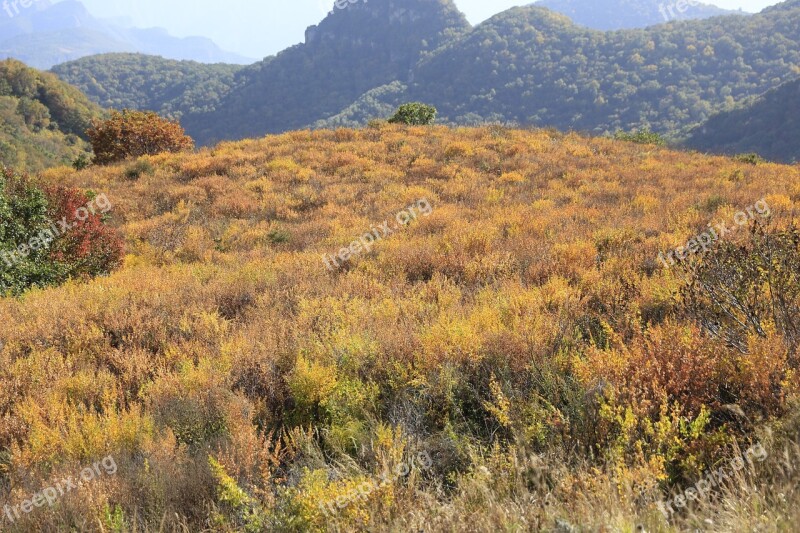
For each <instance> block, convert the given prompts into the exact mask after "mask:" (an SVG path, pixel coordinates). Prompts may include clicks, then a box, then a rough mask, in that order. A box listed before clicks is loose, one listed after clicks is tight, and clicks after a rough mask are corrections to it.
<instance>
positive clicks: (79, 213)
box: [0, 169, 124, 295]
mask: <svg viewBox="0 0 800 533" xmlns="http://www.w3.org/2000/svg"><path fill="white" fill-rule="evenodd" d="M101 198H102V199H103V200H105V201H107V198H105V197H104V196H103V197H101ZM95 202H96V197H95V195H94V194H93V193H86V192H82V191H80V190H79V189H77V188H75V187H69V186H63V185H50V186H43V185H41V184H40V183H37V182H36V181H35V180H34V179H33V178H31V177H29V176H27V175H20V174H17V173H15V172H14V171H13V170H10V169H3V170H2V172H0V223H2V230H0V295H2V294H7V293H8V294H21V293H23V292H24V291H25V290H27V289H29V288H30V287H33V286H39V287H44V286H48V285H57V284H60V283H63V282H65V281H66V280H68V279H82V280H86V279H90V278H92V277H95V276H99V275H102V274H107V273H109V272H111V271H113V270H114V269H116V268H117V267H119V266H120V265H121V262H122V257H123V255H124V251H123V242H122V238H121V236H120V235H119V233H118V232H117V231H116V230H115V229H113V228H112V227H110V226H109V225H108V224H107V221H106V220H105V217H106V216H107V212H108V211H109V210H110V208H111V206H110V205H106V204H105V203H103V202H100V203H102V204H103V206H96V205H95ZM106 207H107V209H106ZM90 209H91V211H90ZM101 211H105V212H101ZM66 228H69V229H66ZM45 241H46V242H45ZM31 243H35V244H33V247H31V246H30V245H31ZM20 246H23V247H24V248H23V249H24V252H22V253H20Z"/></svg>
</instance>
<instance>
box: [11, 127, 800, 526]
mask: <svg viewBox="0 0 800 533" xmlns="http://www.w3.org/2000/svg"><path fill="white" fill-rule="evenodd" d="M41 178H42V179H43V180H45V181H46V182H47V183H49V184H58V185H67V186H71V187H77V188H79V189H83V190H87V189H89V190H92V191H95V192H96V193H102V194H104V195H105V198H106V199H107V204H108V205H110V206H113V208H112V209H111V210H110V211H109V212H108V213H107V214H106V215H105V218H106V219H107V221H108V224H110V225H112V226H113V227H114V228H115V229H116V230H117V231H119V233H120V234H121V235H122V236H123V237H124V238H125V241H126V246H127V256H126V259H125V263H124V265H123V266H122V268H121V269H120V270H118V271H116V272H114V273H112V274H110V275H109V276H107V277H102V278H97V279H94V280H92V281H87V282H81V281H80V280H74V281H71V282H69V283H67V284H66V285H64V286H61V287H56V288H49V289H44V290H34V291H31V292H29V293H27V294H26V295H25V296H24V298H20V299H10V298H0V323H2V324H3V328H2V339H1V340H2V344H0V391H2V394H0V414H2V418H0V465H2V468H0V480H1V481H2V482H3V483H2V484H0V486H3V487H8V486H10V487H14V490H13V491H12V492H11V493H10V494H4V501H8V502H9V503H10V504H11V505H12V506H13V505H19V503H20V502H22V501H23V500H24V499H25V498H30V495H31V494H35V493H36V491H39V490H42V489H41V488H42V487H50V486H54V483H56V482H57V481H58V480H61V479H64V478H66V477H67V476H70V475H71V476H74V475H75V473H76V472H80V471H81V468H83V467H85V466H86V465H92V464H95V465H97V464H98V461H100V460H101V458H104V457H105V458H107V459H110V460H111V461H113V469H111V463H110V462H109V466H108V468H106V460H105V459H104V460H103V463H102V464H103V468H104V469H105V470H101V469H100V467H96V468H98V472H99V473H100V474H102V475H101V476H100V478H99V479H95V480H94V481H93V482H92V483H85V484H83V485H82V487H81V493H80V497H79V498H78V497H73V495H69V496H68V497H65V498H62V499H60V500H59V501H58V505H55V506H53V507H49V508H48V509H47V510H46V511H45V510H39V509H34V511H33V512H31V513H28V514H22V515H21V517H20V518H19V519H15V522H14V524H9V523H8V522H5V523H4V524H3V528H4V530H6V529H10V530H12V531H34V530H39V531H47V530H53V529H56V528H61V529H69V528H73V529H76V530H82V529H90V528H93V527H95V524H99V525H101V526H102V527H103V528H104V529H105V530H120V531H125V530H130V529H134V527H135V528H137V529H139V530H159V529H166V530H173V529H175V530H177V529H183V530H188V531H198V530H203V529H208V528H212V529H215V530H226V531H326V530H335V531H355V530H370V531H399V530H404V531H420V530H425V531H432V532H438V531H451V532H452V531H458V532H461V531H464V532H466V531H470V532H473V531H478V532H484V531H485V532H490V531H492V532H493V531H497V530H512V529H518V528H519V527H521V526H520V524H525V526H524V529H525V530H532V531H567V530H570V531H572V530H574V529H573V528H578V527H581V528H585V529H586V530H593V531H594V530H607V531H610V530H622V531H633V530H636V529H637V528H641V529H643V530H646V531H672V530H693V529H695V528H700V527H704V526H703V524H708V523H713V524H714V527H715V528H718V529H719V530H721V531H744V530H749V529H750V528H751V526H752V524H753V523H754V522H753V521H754V520H757V521H758V522H759V523H765V524H777V526H776V530H779V531H784V530H785V531H789V530H791V527H792V524H796V523H798V520H800V516H799V515H798V509H800V505H798V503H800V500H799V499H798V493H797V491H796V490H795V489H794V488H795V487H796V472H797V469H796V467H794V466H789V465H796V464H800V463H798V460H799V459H800V457H798V455H797V451H796V450H797V444H796V438H797V434H798V419H797V407H796V404H795V403H793V398H796V397H797V394H798V392H800V382H798V375H800V374H798V372H797V370H798V368H797V359H796V353H797V351H796V350H797V339H796V337H793V333H792V332H796V331H798V330H797V328H798V326H800V323H799V322H800V317H798V316H797V314H796V309H798V303H800V288H799V287H798V285H797V281H796V275H795V274H796V272H797V262H798V252H799V250H798V249H797V248H798V246H797V243H798V242H800V236H798V234H797V231H796V230H792V229H791V223H792V221H793V220H796V219H797V215H798V213H799V211H798V208H800V205H798V201H799V200H800V168H798V167H796V166H782V165H777V164H756V165H754V164H750V163H747V162H743V161H739V160H734V159H731V158H726V157H710V156H704V155H701V154H696V153H694V154H692V153H682V152H674V151H670V150H667V149H664V148H660V147H655V146H651V145H642V144H635V143H629V142H619V141H613V140H610V139H604V138H587V137H583V136H580V135H577V134H561V133H557V132H555V131H551V130H538V131H523V130H514V129H508V128H503V127H482V128H458V129H449V128H446V127H430V128H425V127H416V128H405V127H395V126H387V125H380V124H376V125H373V126H372V127H369V128H365V129H361V130H348V129H340V130H336V131H327V130H322V131H313V132H312V131H294V132H289V133H285V134H283V135H278V136H268V137H265V138H262V139H258V140H243V141H240V142H236V143H223V144H220V145H218V146H215V147H213V148H208V149H204V150H201V151H200V152H199V153H194V154H192V153H188V154H163V155H158V156H152V157H143V158H140V159H138V160H135V161H126V162H123V163H120V164H117V165H112V166H108V167H92V168H90V169H87V170H84V171H75V170H73V169H70V168H59V169H51V170H48V171H46V172H45V173H43V175H42V176H41ZM709 224H714V225H716V226H720V225H725V226H726V227H727V229H726V231H725V233H722V230H719V232H720V233H719V234H716V233H715V235H718V242H714V243H708V242H706V240H705V239H703V238H701V237H695V236H698V235H702V236H707V235H708V232H709V227H710V226H709ZM745 225H747V227H748V228H751V229H753V230H754V231H752V232H751V231H748V230H746V229H745V228H744V226H745ZM759 228H761V229H759ZM697 239H701V240H700V241H699V242H702V243H703V247H704V248H705V251H704V252H701V250H700V245H698V240H697ZM687 243H688V244H687ZM691 243H693V244H691ZM712 244H713V245H712ZM676 247H680V248H679V249H680V250H684V252H685V253H686V256H685V260H686V263H685V264H682V265H679V264H674V265H671V264H669V262H668V261H667V260H663V261H662V260H661V259H659V258H660V257H665V256H666V257H670V258H674V257H675V254H676V252H675V250H676ZM765 247H766V248H765ZM686 249H691V250H693V251H692V252H686ZM765 249H768V250H769V254H770V255H769V260H766V261H765V260H764V256H763V254H764V253H765ZM684 252H679V253H678V255H681V254H682V253H684ZM670 260H671V259H670ZM791 261H794V263H792V262H791ZM704 265H705V266H704ZM753 265H758V268H756V267H755V266H753ZM750 266H753V268H750ZM740 267H741V268H740ZM733 278H735V279H737V280H738V283H737V286H736V291H735V292H734V293H730V292H729V293H727V297H728V298H731V300H730V301H731V302H732V304H731V305H733V306H735V305H736V303H737V302H739V303H741V302H746V303H747V306H748V307H747V308H746V312H747V313H748V317H750V318H749V319H747V320H745V321H742V320H740V319H739V315H738V314H737V313H738V312H739V311H738V309H739V308H736V307H730V306H728V307H726V306H725V303H724V302H723V304H722V307H720V308H715V307H714V306H713V302H710V301H709V297H708V294H709V292H708V291H714V290H730V289H731V286H730V284H729V283H728V282H727V280H729V279H733ZM765 287H769V289H765ZM711 294H712V295H713V294H714V293H713V292H712V293H711ZM765 295H767V296H769V295H772V296H775V295H780V298H781V302H782V303H783V307H780V306H777V307H776V306H774V305H771V304H770V302H769V301H767V300H765V299H763V298H766V297H767V296H765ZM781 309H782V310H783V311H781ZM726 312H727V313H732V315H729V314H726ZM737 320H738V322H737ZM742 324H743V326H742ZM751 326H752V327H751ZM742 346H744V348H742ZM739 413H741V414H739ZM770 427H771V428H773V430H772V431H768V430H767V429H768V428H770ZM734 442H735V443H736V444H734ZM742 457H744V458H746V459H747V460H748V461H747V463H745V461H744V459H742ZM737 459H738V460H740V461H742V465H746V466H740V467H737V469H736V470H735V471H734V470H732V469H729V471H730V473H731V474H730V475H731V476H733V479H734V480H731V481H730V482H729V483H728V482H726V483H723V484H720V485H717V484H715V485H714V487H713V489H710V488H707V489H704V490H706V492H704V493H703V494H702V499H701V500H700V501H698V502H696V503H691V504H690V507H691V509H690V510H686V509H684V508H683V506H677V505H673V504H669V505H671V507H670V508H671V509H672V513H670V512H669V511H667V510H666V507H665V505H666V504H665V502H671V501H676V500H674V498H676V497H678V496H679V495H681V494H684V493H683V492H681V491H682V490H683V489H685V488H687V487H692V486H693V485H695V483H696V482H698V480H701V479H705V477H704V476H707V475H710V474H709V473H713V472H717V473H718V472H719V471H720V467H723V466H724V467H726V468H727V465H729V464H731V463H732V461H735V460H737ZM112 472H113V475H112ZM106 474H107V475H106ZM726 476H727V474H726ZM693 490H694V489H693ZM670 491H672V492H671V493H670ZM681 497H682V496H681ZM659 502H661V506H660V507H659ZM684 503H685V501H684ZM662 513H663V514H662ZM0 520H6V518H5V515H0ZM667 520H669V524H668V523H667ZM134 525H135V526H134ZM98 527H99V526H98Z"/></svg>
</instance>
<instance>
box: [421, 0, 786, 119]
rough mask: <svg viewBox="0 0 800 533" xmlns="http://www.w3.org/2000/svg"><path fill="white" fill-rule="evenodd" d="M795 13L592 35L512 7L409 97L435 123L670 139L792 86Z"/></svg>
mask: <svg viewBox="0 0 800 533" xmlns="http://www.w3.org/2000/svg"><path fill="white" fill-rule="evenodd" d="M793 65H794V66H797V65H800V6H799V5H798V3H797V2H787V3H785V4H781V5H779V6H777V7H775V8H772V9H769V10H765V11H764V12H762V13H760V14H756V15H752V16H749V17H740V16H727V17H716V18H713V19H708V20H700V21H681V22H672V23H670V24H662V25H659V26H654V27H651V28H647V29H645V30H622V31H615V32H599V31H595V30H590V29H585V28H581V27H579V26H576V25H575V24H573V23H572V22H571V21H570V20H569V19H567V18H566V17H565V16H563V15H559V14H555V13H553V12H552V11H549V10H547V9H544V8H541V7H535V6H533V7H527V8H513V9H511V10H509V11H506V12H504V13H502V14H500V15H497V16H496V17H493V18H492V19H490V20H488V21H487V22H485V23H484V24H481V25H480V26H478V27H477V28H475V29H474V30H473V31H472V32H470V33H469V34H468V35H467V36H465V37H464V38H463V39H461V40H459V41H454V42H451V43H449V44H448V45H447V46H446V47H445V48H444V50H442V51H441V52H439V53H437V54H435V55H433V56H431V57H429V58H426V60H425V61H424V62H423V63H422V64H421V65H420V66H419V67H418V68H417V69H416V70H415V73H414V83H413V84H410V87H409V91H408V95H407V99H408V100H423V101H426V102H429V103H432V104H434V105H436V106H437V107H438V108H439V110H440V112H441V113H442V116H443V119H444V120H450V121H453V122H469V121H473V120H481V119H482V120H486V119H490V120H504V121H513V122H518V123H520V124H535V125H547V126H555V127H557V128H560V129H579V130H588V131H592V132H596V133H602V132H606V131H614V130H617V129H626V130H627V129H633V128H637V127H650V128H652V129H654V130H656V131H658V132H661V133H668V132H676V131H679V130H681V129H683V128H685V127H687V126H692V125H694V124H697V123H700V122H702V121H704V120H705V119H707V118H708V117H709V116H710V115H711V114H713V113H714V112H715V111H721V110H722V109H724V108H726V107H730V106H732V105H733V104H734V102H736V101H738V100H742V99H744V98H747V97H748V96H753V95H756V94H760V93H762V92H764V91H766V90H768V89H770V88H772V87H774V86H776V85H778V84H779V83H781V82H782V81H787V80H789V79H792V78H794V77H795V76H796V74H795V73H794V72H793V70H792V68H790V67H791V66H793Z"/></svg>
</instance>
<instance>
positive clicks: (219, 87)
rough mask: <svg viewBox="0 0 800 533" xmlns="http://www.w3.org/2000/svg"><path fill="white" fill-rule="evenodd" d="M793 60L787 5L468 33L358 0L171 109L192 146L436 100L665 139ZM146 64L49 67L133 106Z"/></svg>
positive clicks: (422, 11) (445, 110) (165, 80)
mask: <svg viewBox="0 0 800 533" xmlns="http://www.w3.org/2000/svg"><path fill="white" fill-rule="evenodd" d="M105 62H110V63H112V65H110V66H106V65H104V63H105ZM115 62H117V64H116V65H113V63H115ZM795 65H800V2H798V1H792V2H785V3H783V4H779V5H777V6H774V7H772V8H769V9H766V10H764V11H763V12H761V13H759V14H755V15H752V16H747V17H742V16H724V17H714V18H711V19H706V20H690V21H677V22H673V23H670V24H661V25H657V26H653V27H650V28H646V29H634V30H620V31H613V32H601V31H598V30H592V29H589V28H585V27H582V26H579V25H577V24H575V23H574V22H572V21H571V20H569V18H567V17H566V16H564V15H561V14H558V13H555V12H553V11H551V10H549V9H546V8H543V7H539V6H537V5H533V6H528V7H517V8H512V9H510V10H507V11H505V12H503V13H501V14H499V15H496V16H495V17H492V18H491V19H489V20H487V21H486V22H484V23H482V24H480V25H479V26H476V27H474V28H471V27H470V26H469V25H468V24H467V23H466V21H465V20H464V17H463V16H462V15H461V13H460V12H459V11H458V10H457V9H456V8H455V5H454V4H453V3H452V2H451V1H449V0H411V1H410V2H402V3H400V2H397V1H396V0H370V2H368V3H363V2H362V3H356V4H352V5H350V6H349V7H347V8H346V9H337V10H334V12H333V13H331V14H330V15H329V16H328V17H326V18H325V20H323V21H322V22H321V23H320V24H319V26H312V27H311V28H309V30H308V31H307V34H306V42H305V43H303V44H300V45H297V46H294V47H292V48H289V49H287V50H285V51H284V52H281V53H280V54H278V55H277V56H274V57H270V58H267V59H265V60H264V61H262V62H259V63H256V64H255V65H251V66H249V67H246V68H243V69H241V70H239V71H237V72H235V73H234V74H233V75H232V78H231V77H222V76H211V77H208V78H203V76H200V75H198V78H197V79H198V82H197V83H198V85H201V86H202V87H199V86H196V87H195V88H196V90H197V91H198V92H200V93H204V94H205V93H209V94H211V93H213V94H214V95H215V100H214V101H215V102H216V103H214V104H208V105H206V109H205V110H202V111H187V109H188V108H189V107H191V106H189V105H186V103H182V104H180V105H179V106H177V108H178V109H179V110H180V111H181V113H182V120H183V123H184V125H185V126H186V128H187V130H188V132H189V133H190V134H191V135H192V136H193V137H195V138H196V139H197V140H198V141H199V142H200V143H202V144H209V143H212V142H214V141H216V140H220V139H238V138H243V137H253V136H259V135H263V134H265V133H270V132H281V131H286V130H291V129H296V128H301V127H309V126H325V125H328V126H333V125H349V126H352V125H356V124H359V123H361V124H363V123H365V122H366V121H368V120H369V119H370V118H379V117H385V116H386V115H387V112H388V110H391V109H392V108H393V107H394V106H396V105H397V103H399V102H403V101H413V100H419V101H424V102H427V103H430V104H433V105H435V106H437V108H438V109H439V111H440V122H443V123H452V124H472V123H481V122H486V121H499V122H505V123H518V124H520V125H535V126H552V127H556V128H559V129H562V130H569V129H576V130H583V131H588V132H592V133H595V134H604V133H608V132H614V131H617V130H620V129H623V130H631V129H636V128H643V127H646V128H651V129H653V130H655V131H657V132H659V133H662V134H669V135H670V136H672V137H674V138H679V137H681V136H685V134H686V131H687V130H688V129H689V128H691V127H694V126H696V125H698V124H701V123H703V122H705V121H706V120H707V119H708V118H709V117H711V116H712V115H714V114H715V113H718V112H721V111H725V110H728V109H731V108H733V107H734V106H735V105H736V104H737V103H738V102H742V101H746V100H747V99H748V98H750V97H753V96H757V95H759V94H762V93H764V92H765V91H767V90H769V89H772V88H774V87H776V86H778V85H780V84H781V83H783V82H786V81H789V80H791V79H793V78H794V77H795V76H796V74H795V73H794V71H793V69H792V66H795ZM149 68H150V67H149V66H147V64H144V65H143V66H137V65H136V64H131V63H125V61H120V60H119V59H118V58H114V57H110V58H108V59H106V60H102V61H98V62H93V61H90V62H86V61H85V62H83V63H81V64H80V68H78V69H72V71H71V72H64V71H63V69H61V68H59V69H56V70H57V71H58V72H59V73H61V74H62V75H63V76H65V79H66V80H67V81H69V82H71V83H75V84H76V85H77V86H78V87H80V88H81V89H82V90H84V91H86V93H87V94H88V95H90V96H91V97H92V98H93V99H94V100H95V101H98V102H107V96H108V95H106V94H105V93H104V89H103V87H101V86H99V85H98V84H95V83H93V82H92V81H91V80H92V77H94V76H96V75H101V74H102V71H105V72H107V73H108V75H109V76H110V78H108V79H107V80H106V81H105V82H104V85H108V86H115V87H119V90H118V91H116V93H117V94H116V95H115V99H116V100H117V102H119V105H120V106H128V107H133V106H132V105H128V104H135V105H144V104H142V103H141V98H140V97H139V93H140V89H137V88H134V89H133V90H132V91H128V89H126V86H127V85H128V84H127V79H128V78H129V77H132V78H134V79H138V78H143V79H144V80H147V77H148V76H149V74H147V70H146V69H149ZM192 68H196V67H192ZM102 75H104V74H102ZM171 78H172V77H170V76H163V77H160V78H159V82H158V84H156V85H163V87H159V88H158V91H150V92H153V93H158V94H163V95H165V96H163V97H159V98H156V100H155V101H152V102H150V103H149V104H147V105H148V106H150V107H151V108H152V109H157V110H162V109H176V106H175V104H174V102H173V101H174V100H175V99H176V98H177V99H178V100H180V99H181V98H182V96H181V91H182V90H183V87H184V86H185V83H184V81H183V80H182V79H180V78H175V79H171ZM143 83H144V85H147V82H146V81H144V82H143ZM176 95H177V96H176ZM195 107H197V106H195Z"/></svg>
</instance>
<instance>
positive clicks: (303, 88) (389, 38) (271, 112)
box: [185, 0, 469, 143]
mask: <svg viewBox="0 0 800 533" xmlns="http://www.w3.org/2000/svg"><path fill="white" fill-rule="evenodd" d="M468 29H469V24H468V23H467V21H466V18H465V17H464V15H463V14H462V13H461V12H459V11H458V9H457V8H456V7H455V5H454V4H453V2H452V1H451V0H403V1H397V0H374V1H371V2H369V3H367V2H357V3H354V4H350V5H348V6H347V7H346V8H345V9H335V10H334V11H333V12H332V13H331V14H330V15H328V16H327V17H326V18H325V20H323V21H322V22H321V23H320V24H319V25H318V26H312V27H310V28H308V30H307V31H306V42H305V43H304V44H300V45H297V46H293V47H291V48H289V49H287V50H284V51H283V52H281V53H280V54H278V55H277V56H275V57H270V58H267V59H265V60H264V61H262V62H260V63H256V64H255V65H252V66H250V67H247V68H246V69H244V70H242V71H241V72H240V73H239V76H241V83H239V84H237V86H236V88H235V89H234V90H233V91H231V92H230V93H229V94H228V95H227V96H226V97H225V98H224V99H223V100H222V102H221V103H220V105H218V106H217V108H216V110H215V111H212V112H210V113H208V114H196V115H191V116H187V117H186V119H185V126H186V128H187V130H188V131H189V132H190V134H192V136H194V137H195V138H197V139H198V140H199V141H200V142H203V143H207V142H209V141H212V140H216V139H235V138H242V137H250V136H257V135H262V134H264V133H266V132H279V131H285V130H290V129H295V128H301V127H304V126H307V125H309V124H311V123H313V122H315V121H317V120H319V119H323V118H327V117H329V116H331V115H334V114H337V113H339V112H340V111H341V110H342V109H344V108H345V107H347V106H348V105H350V104H351V103H352V102H353V101H355V100H356V99H357V98H358V97H360V96H361V95H362V94H364V93H365V92H368V91H370V90H372V89H374V88H376V87H380V86H382V85H385V84H388V83H391V82H393V81H395V80H401V81H402V80H406V79H408V78H409V77H410V76H412V72H413V69H414V66H415V65H416V64H417V62H418V61H419V60H420V59H421V57H423V56H424V55H426V54H430V53H432V52H433V51H435V50H436V49H437V48H438V47H439V46H440V45H442V44H443V43H444V42H447V41H448V40H452V39H453V38H455V37H457V36H458V35H461V34H463V33H465V32H466V31H468Z"/></svg>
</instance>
